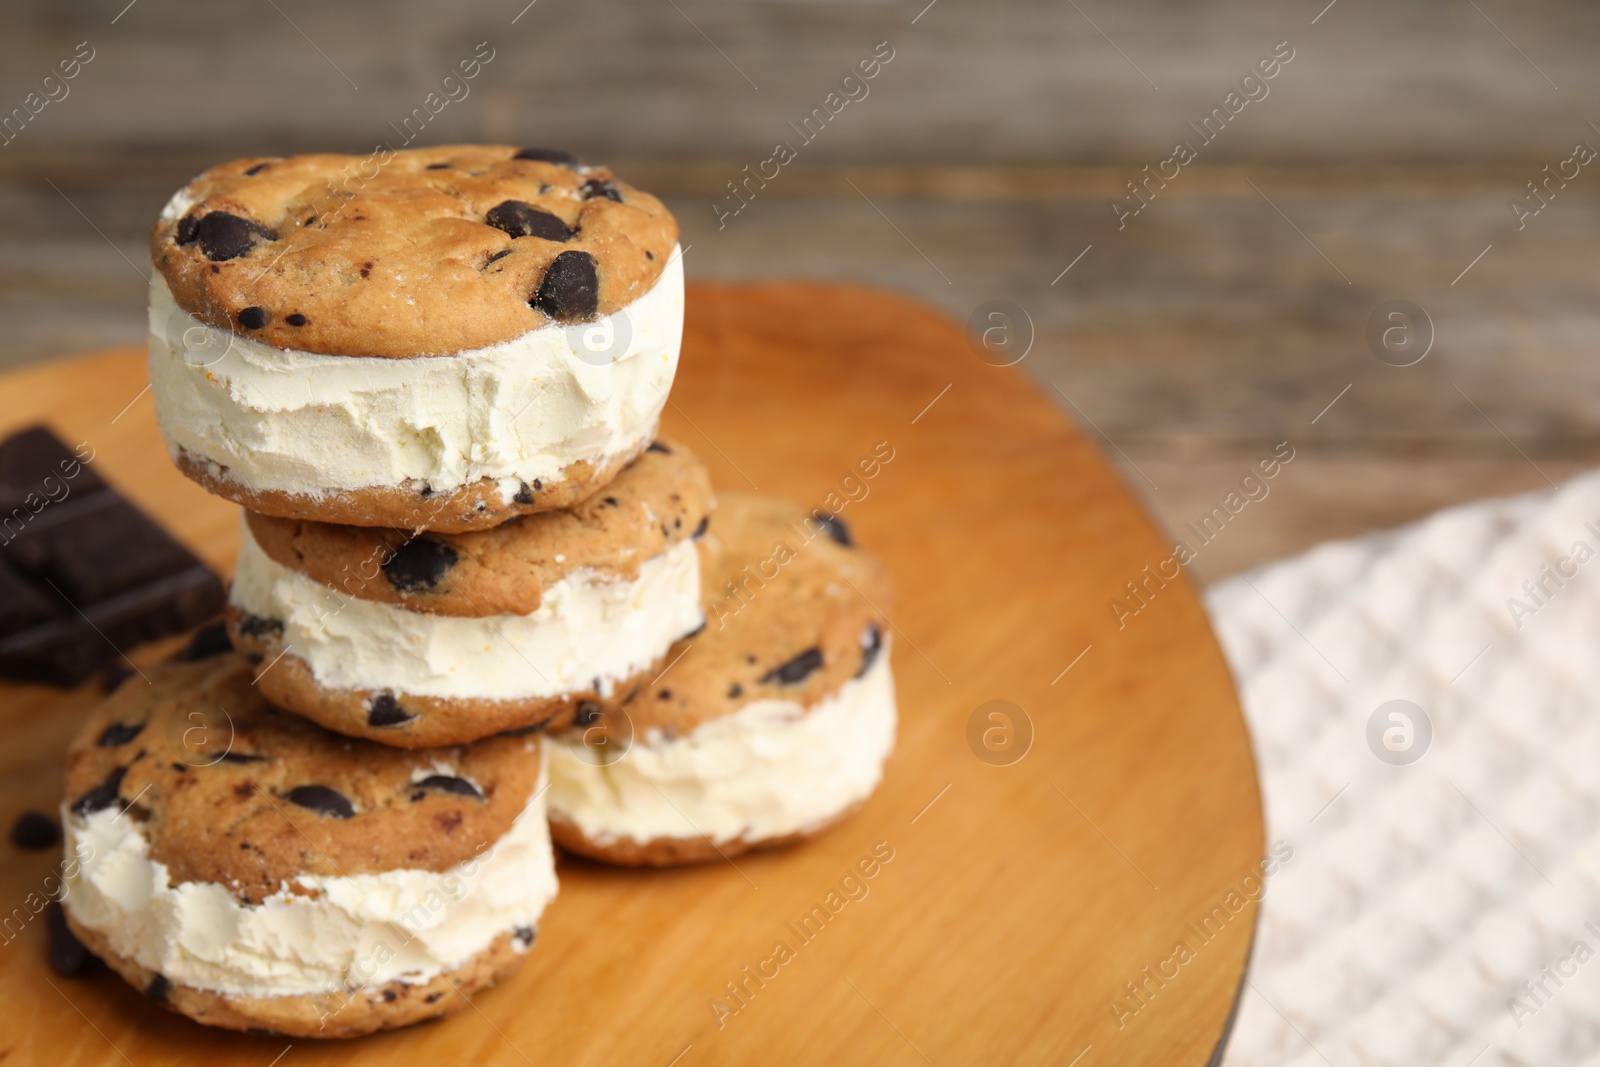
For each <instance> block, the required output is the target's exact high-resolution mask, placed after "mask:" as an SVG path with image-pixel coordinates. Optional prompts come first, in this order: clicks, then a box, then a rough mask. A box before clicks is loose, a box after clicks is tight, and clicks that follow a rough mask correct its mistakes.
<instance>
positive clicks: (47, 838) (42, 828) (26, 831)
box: [11, 811, 61, 852]
mask: <svg viewBox="0 0 1600 1067" xmlns="http://www.w3.org/2000/svg"><path fill="white" fill-rule="evenodd" d="M60 840H61V827H59V826H57V825H56V821H55V820H54V819H52V818H51V817H50V816H48V815H46V814H45V813H44V812H42V811H25V812H23V813H22V814H21V815H18V816H17V821H16V822H14V823H12V824H11V843H12V844H13V845H15V846H17V847H18V848H20V849H25V850H27V851H29V852H38V851H39V850H40V849H46V848H49V847H50V846H51V845H53V844H55V843H56V842H57V841H60Z"/></svg>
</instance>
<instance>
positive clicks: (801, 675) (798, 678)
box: [761, 648, 822, 685]
mask: <svg viewBox="0 0 1600 1067" xmlns="http://www.w3.org/2000/svg"><path fill="white" fill-rule="evenodd" d="M821 666H822V649H820V648H808V649H806V650H805V651H804V652H802V653H800V654H799V655H798V656H796V657H795V658H794V659H792V660H790V661H789V662H788V663H785V664H784V665H783V666H781V667H775V668H773V669H772V670H770V671H768V672H767V673H766V674H765V675H763V676H762V678H761V680H762V681H763V682H777V683H778V684H779V685H799V684H800V683H801V682H803V681H805V680H806V678H808V677H809V676H810V675H811V672H812V671H815V670H817V669H819V668H820V667H821Z"/></svg>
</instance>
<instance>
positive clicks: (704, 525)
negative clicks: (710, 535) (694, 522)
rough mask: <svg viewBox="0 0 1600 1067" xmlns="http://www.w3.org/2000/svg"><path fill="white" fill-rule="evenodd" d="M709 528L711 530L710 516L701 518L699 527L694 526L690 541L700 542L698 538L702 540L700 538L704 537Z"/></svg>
mask: <svg viewBox="0 0 1600 1067" xmlns="http://www.w3.org/2000/svg"><path fill="white" fill-rule="evenodd" d="M710 528H711V516H710V515H705V516H702V517H701V519H700V525H699V526H696V527H695V528H694V533H692V534H690V535H689V537H690V539H691V540H694V541H698V540H700V538H702V537H704V536H705V535H706V531H707V530H709V529H710Z"/></svg>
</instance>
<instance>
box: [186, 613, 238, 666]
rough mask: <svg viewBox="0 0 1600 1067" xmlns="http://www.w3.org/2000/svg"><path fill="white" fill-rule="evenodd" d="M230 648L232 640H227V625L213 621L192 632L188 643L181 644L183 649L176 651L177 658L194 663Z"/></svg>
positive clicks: (220, 653) (228, 650) (231, 647)
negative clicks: (192, 634)
mask: <svg viewBox="0 0 1600 1067" xmlns="http://www.w3.org/2000/svg"><path fill="white" fill-rule="evenodd" d="M232 650H233V642H231V641H229V640H228V628H227V626H225V625H223V624H222V623H220V622H214V623H211V624H210V625H209V626H202V627H201V628H200V629H198V630H196V631H195V632H194V636H193V637H191V638H189V643H188V644H187V645H185V646H183V651H182V652H180V653H178V659H180V660H181V661H183V662H184V663H194V662H197V661H199V660H203V659H211V658H212V657H213V656H220V655H222V654H223V653H224V652H230V651H232Z"/></svg>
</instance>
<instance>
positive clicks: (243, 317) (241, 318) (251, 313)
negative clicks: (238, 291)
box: [234, 307, 272, 330]
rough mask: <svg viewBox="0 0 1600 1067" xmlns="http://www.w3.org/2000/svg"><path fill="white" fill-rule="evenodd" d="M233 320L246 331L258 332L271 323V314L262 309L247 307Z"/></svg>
mask: <svg viewBox="0 0 1600 1067" xmlns="http://www.w3.org/2000/svg"><path fill="white" fill-rule="evenodd" d="M234 318H235V319H237V320H238V322H239V325H240V326H243V327H244V328H245V329H247V330H259V329H261V327H263V326H265V325H266V324H267V323H269V322H271V321H272V313H271V312H269V311H268V310H267V309H266V308H264V307H247V308H245V309H244V310H243V311H241V312H239V314H237V315H235V316H234Z"/></svg>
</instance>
